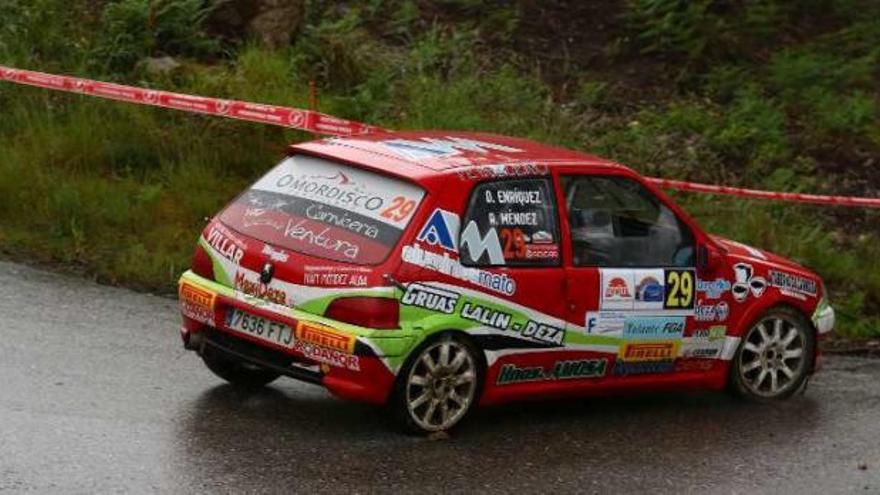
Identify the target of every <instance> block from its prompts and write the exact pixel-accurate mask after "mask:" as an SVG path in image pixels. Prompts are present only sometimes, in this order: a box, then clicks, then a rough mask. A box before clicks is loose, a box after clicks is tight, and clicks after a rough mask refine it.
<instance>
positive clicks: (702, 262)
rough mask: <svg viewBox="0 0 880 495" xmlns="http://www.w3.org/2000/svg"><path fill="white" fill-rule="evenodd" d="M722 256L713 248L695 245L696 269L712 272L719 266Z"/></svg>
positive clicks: (705, 245) (701, 244)
mask: <svg viewBox="0 0 880 495" xmlns="http://www.w3.org/2000/svg"><path fill="white" fill-rule="evenodd" d="M721 260H722V256H721V252H719V251H718V249H717V248H715V247H714V246H709V245H707V244H703V243H700V244H699V245H697V269H699V270H701V271H708V272H711V271H714V270H715V268H717V267H718V266H719V265H720V264H721Z"/></svg>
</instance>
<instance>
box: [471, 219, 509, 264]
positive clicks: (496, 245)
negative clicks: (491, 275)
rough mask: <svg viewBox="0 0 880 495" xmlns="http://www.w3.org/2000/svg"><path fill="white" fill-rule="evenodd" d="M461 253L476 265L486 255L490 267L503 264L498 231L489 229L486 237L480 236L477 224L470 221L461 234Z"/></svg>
mask: <svg viewBox="0 0 880 495" xmlns="http://www.w3.org/2000/svg"><path fill="white" fill-rule="evenodd" d="M461 251H462V253H464V254H466V255H467V257H468V259H469V261H470V262H472V263H476V262H478V261H479V260H480V258H482V257H483V254H486V255H488V257H489V263H490V264H492V265H503V264H504V253H503V252H502V251H501V240H500V239H499V238H498V231H496V230H495V229H489V231H488V232H486V235H485V236H483V235H482V234H480V228H479V227H478V226H477V222H475V221H473V220H471V221H470V222H468V224H467V227H465V228H464V231H463V232H462V233H461Z"/></svg>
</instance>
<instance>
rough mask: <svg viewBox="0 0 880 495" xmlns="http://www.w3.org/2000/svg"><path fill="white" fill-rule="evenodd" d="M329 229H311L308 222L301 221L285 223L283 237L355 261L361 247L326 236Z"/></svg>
mask: <svg viewBox="0 0 880 495" xmlns="http://www.w3.org/2000/svg"><path fill="white" fill-rule="evenodd" d="M328 233H330V227H324V228H321V227H320V226H319V227H318V228H317V229H313V228H312V225H311V224H310V223H309V221H308V220H306V219H302V220H299V221H296V222H294V221H293V220H288V221H287V226H286V227H285V228H284V237H288V238H290V239H295V240H297V241H301V242H304V243H306V244H310V245H312V246H317V247H319V248H321V249H324V250H327V251H331V252H333V253H341V254H342V255H343V256H345V257H346V258H348V259H352V260H353V259H357V257H358V254H359V253H360V250H361V247H360V246H359V245H358V244H355V243H353V242H349V241H346V240H343V239H335V238H333V237H332V236H330V235H328Z"/></svg>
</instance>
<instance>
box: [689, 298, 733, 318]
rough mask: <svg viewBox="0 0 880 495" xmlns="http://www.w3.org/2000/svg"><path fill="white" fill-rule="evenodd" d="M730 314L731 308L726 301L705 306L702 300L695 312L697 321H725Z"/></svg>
mask: <svg viewBox="0 0 880 495" xmlns="http://www.w3.org/2000/svg"><path fill="white" fill-rule="evenodd" d="M729 314H730V306H728V304H727V303H726V302H724V301H721V302H718V303H715V304H711V303H709V304H703V301H702V300H701V301H700V302H699V304H697V307H696V308H695V310H694V319H696V320H697V321H718V322H721V321H725V320H726V319H727V316H728V315H729Z"/></svg>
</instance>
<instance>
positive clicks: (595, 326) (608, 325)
mask: <svg viewBox="0 0 880 495" xmlns="http://www.w3.org/2000/svg"><path fill="white" fill-rule="evenodd" d="M625 324H626V313H624V312H621V311H588V312H587V315H586V319H585V325H584V326H585V327H586V329H587V333H588V334H590V335H623V327H624V325H625Z"/></svg>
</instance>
